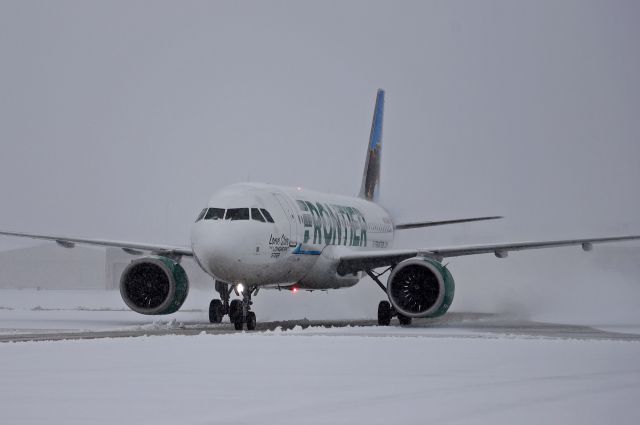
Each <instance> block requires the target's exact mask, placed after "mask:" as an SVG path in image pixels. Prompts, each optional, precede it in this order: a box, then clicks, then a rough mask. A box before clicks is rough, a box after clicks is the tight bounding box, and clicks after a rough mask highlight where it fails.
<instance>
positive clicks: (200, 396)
mask: <svg viewBox="0 0 640 425" xmlns="http://www.w3.org/2000/svg"><path fill="white" fill-rule="evenodd" d="M192 295H195V296H191V297H190V299H189V300H188V302H187V305H185V310H184V311H181V312H178V313H176V314H175V315H171V316H169V317H163V318H162V319H161V320H162V321H163V322H162V323H166V322H167V321H171V320H174V319H175V320H177V321H184V322H185V323H187V322H191V323H197V322H206V319H207V312H206V311H205V310H204V309H203V308H202V306H201V305H200V304H203V302H202V298H201V297H206V296H209V295H208V294H192ZM285 296H286V295H285ZM289 299H290V298H289ZM204 304H205V305H206V303H204ZM291 314H297V313H296V312H294V313H291ZM0 323H1V326H0V327H1V328H2V331H1V332H2V333H4V334H7V333H24V332H34V331H36V332H56V331H60V330H62V331H66V332H68V331H76V330H77V331H80V330H96V331H100V330H106V329H132V328H139V327H143V328H144V327H145V326H154V323H156V324H157V323H159V322H158V318H155V317H147V316H141V315H138V314H135V313H133V312H130V311H126V309H125V307H124V305H123V304H122V301H121V300H120V299H119V294H118V293H117V292H109V291H29V290H23V291H14V290H2V291H0ZM638 358H640V342H638V341H617V340H589V339H586V340H585V339H582V340H576V339H569V338H566V339H565V338H552V339H550V338H542V337H535V336H531V335H528V336H522V337H520V336H515V335H511V334H510V335H507V334H500V333H495V332H492V333H488V332H482V330H481V329H480V330H477V329H476V330H470V329H456V328H455V327H454V328H452V327H446V328H442V329H438V328H424V327H423V328H401V327H393V326H392V327H376V326H373V327H367V328H338V329H324V328H307V329H301V328H296V329H294V330H290V331H282V330H276V331H267V332H262V333H246V332H245V333H238V334H229V335H207V334H200V335H196V336H149V337H138V338H121V339H113V338H105V339H99V340H83V341H58V342H21V343H1V344H0V360H1V362H0V382H1V383H2V384H1V385H0V424H35V423H60V424H62V423H64V424H87V423H92V424H110V425H111V424H113V423H139V424H144V423H153V424H165V423H166V424H172V425H174V424H176V423H180V424H209V423H210V424H216V423H221V424H319V423H326V424H339V423H345V424H353V423H367V424H388V423H432V422H433V423H445V424H449V423H451V424H465V423H468V424H478V423H489V422H490V423H492V424H513V423H518V424H539V423H563V424H602V423H616V424H636V423H638V422H640V404H638V403H637V400H638V399H640V367H638Z"/></svg>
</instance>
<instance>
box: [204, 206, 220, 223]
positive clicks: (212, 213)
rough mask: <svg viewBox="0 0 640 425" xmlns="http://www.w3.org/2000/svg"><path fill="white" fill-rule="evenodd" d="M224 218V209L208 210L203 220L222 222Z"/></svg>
mask: <svg viewBox="0 0 640 425" xmlns="http://www.w3.org/2000/svg"><path fill="white" fill-rule="evenodd" d="M223 217H224V208H209V210H208V211H207V213H206V214H205V216H204V219H205V220H222V219H223Z"/></svg>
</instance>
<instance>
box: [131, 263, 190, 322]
mask: <svg viewBox="0 0 640 425" xmlns="http://www.w3.org/2000/svg"><path fill="white" fill-rule="evenodd" d="M188 293H189V279H188V278H187V273H185V271H184V269H183V268H182V266H181V265H180V264H178V263H177V262H176V261H174V260H172V259H170V258H166V257H156V256H153V257H144V258H140V259H137V260H134V261H132V262H131V263H130V264H129V265H128V266H127V267H126V268H125V269H124V272H122V276H121V277H120V295H121V296H122V299H123V300H124V302H125V303H126V304H127V306H129V308H130V309H131V310H133V311H135V312H136V313H140V314H171V313H175V312H176V311H178V309H179V308H180V307H181V306H182V304H183V303H184V300H185V299H186V298H187V294H188Z"/></svg>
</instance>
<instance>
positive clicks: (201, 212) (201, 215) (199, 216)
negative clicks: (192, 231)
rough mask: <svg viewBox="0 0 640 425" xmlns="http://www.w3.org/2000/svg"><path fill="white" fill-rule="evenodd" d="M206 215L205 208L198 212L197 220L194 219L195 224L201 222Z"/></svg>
mask: <svg viewBox="0 0 640 425" xmlns="http://www.w3.org/2000/svg"><path fill="white" fill-rule="evenodd" d="M206 213H207V208H205V209H203V210H202V211H200V214H198V218H196V223H197V222H199V221H200V220H202V219H203V218H204V215H205V214H206Z"/></svg>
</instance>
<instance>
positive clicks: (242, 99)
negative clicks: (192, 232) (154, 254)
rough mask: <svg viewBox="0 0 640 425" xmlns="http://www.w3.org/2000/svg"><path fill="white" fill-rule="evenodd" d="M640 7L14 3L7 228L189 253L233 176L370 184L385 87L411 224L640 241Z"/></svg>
mask: <svg viewBox="0 0 640 425" xmlns="http://www.w3.org/2000/svg"><path fill="white" fill-rule="evenodd" d="M639 18H640V4H639V3H638V2H634V1H629V2H624V1H612V2H602V1H598V2H588V1H555V0H554V1H536V2H533V1H531V2H517V1H515V2H514V1H483V2H476V1H464V2H460V1H438V2H422V1H421V2H356V1H347V2H342V1H340V2H300V1H288V2H235V1H229V2H218V1H216V2H213V1H211V2H205V1H186V2H161V1H155V2H148V1H111V2H96V1H56V2H49V1H29V2H23V1H2V2H1V3H0V60H1V63H2V71H1V72H0V117H1V118H0V119H1V123H2V124H1V125H0V143H1V146H2V155H1V156H0V193H2V199H3V202H2V209H1V211H0V227H2V228H3V229H10V230H24V231H37V232H53V233H63V234H72V235H81V236H88V237H107V238H118V239H132V240H145V241H151V242H168V243H182V244H187V243H188V230H189V225H190V224H191V222H192V221H193V219H194V217H195V215H196V213H197V212H198V211H199V210H200V208H201V207H202V206H203V205H204V203H205V202H206V200H207V199H208V198H209V196H210V195H211V194H212V193H213V192H214V191H215V190H217V189H218V188H220V187H222V186H224V185H226V184H230V183H233V182H237V181H246V180H247V179H250V180H255V181H266V182H271V183H276V184H289V185H303V186H305V187H309V188H315V189H319V190H332V191H336V192H340V193H344V194H353V193H355V192H356V191H357V189H358V187H359V183H360V178H361V169H362V165H363V161H364V149H365V144H366V142H367V138H368V132H369V127H370V120H371V114H372V109H373V101H374V96H375V90H376V89H377V88H378V87H382V88H385V89H386V90H387V109H386V121H385V128H384V149H383V155H384V156H383V158H384V159H383V174H382V187H381V193H382V197H383V201H384V203H385V204H386V205H387V206H388V207H389V209H390V210H392V211H393V212H394V213H395V214H396V215H397V216H399V218H401V219H414V218H424V219H441V218H449V217H459V216H469V215H477V214H494V213H496V214H504V215H506V216H507V217H508V220H507V221H505V222H504V223H501V224H491V225H489V224H487V225H480V224H479V225H475V226H474V227H468V226H465V229H471V230H473V229H478V232H479V233H480V234H483V232H486V234H484V236H483V238H484V237H486V238H487V239H489V238H493V236H494V234H492V233H491V231H492V230H491V229H499V232H498V234H497V235H498V236H499V239H500V240H503V239H513V238H516V239H522V238H527V239H529V238H535V237H550V236H554V235H555V234H557V233H558V232H561V233H563V235H567V236H569V235H584V234H585V233H587V234H589V235H590V234H595V235H600V234H604V233H611V232H613V233H620V232H627V231H635V232H638V231H640V219H639V218H638V217H639V212H640V207H639V205H640V201H639V199H638V198H639V197H638V188H637V183H638V182H639V181H640V119H639V118H640V116H639V114H640V44H638V40H640V25H639V23H640V19H639ZM442 230H444V228H443V229H442ZM450 232H451V230H447V231H446V232H445V233H442V232H440V231H437V232H432V233H431V236H432V238H437V242H438V243H441V242H447V241H446V239H447V236H446V234H448V233H450ZM471 233H473V232H471ZM422 236H423V238H424V237H425V236H429V235H428V234H425V233H422ZM469 237H473V238H478V236H477V235H473V234H470V235H469ZM456 242H457V241H456ZM4 243H6V242H4ZM425 244H426V245H429V240H425V241H424V242H423V246H426V245H425Z"/></svg>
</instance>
